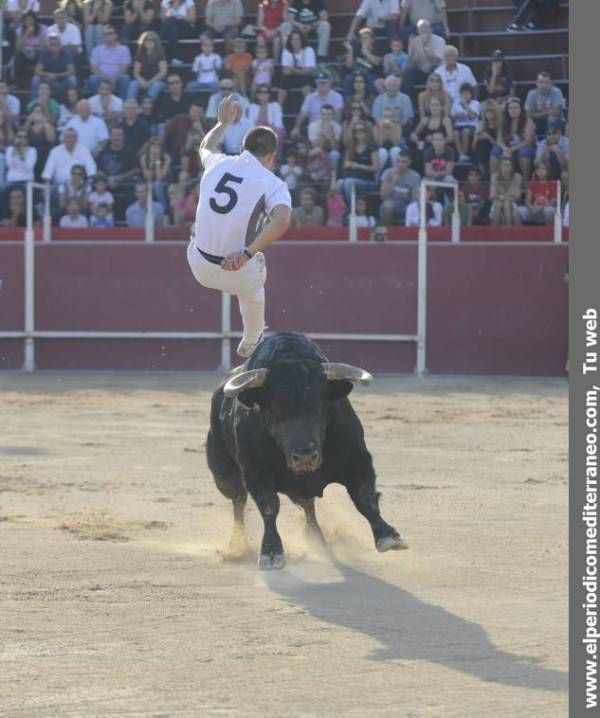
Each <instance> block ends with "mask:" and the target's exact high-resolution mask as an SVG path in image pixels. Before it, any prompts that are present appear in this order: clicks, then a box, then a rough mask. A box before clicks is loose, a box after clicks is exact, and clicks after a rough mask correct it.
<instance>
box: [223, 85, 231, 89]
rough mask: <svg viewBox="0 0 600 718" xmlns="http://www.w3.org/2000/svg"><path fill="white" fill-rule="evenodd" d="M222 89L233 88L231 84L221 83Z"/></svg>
mask: <svg viewBox="0 0 600 718" xmlns="http://www.w3.org/2000/svg"><path fill="white" fill-rule="evenodd" d="M221 89H222V90H233V85H221Z"/></svg>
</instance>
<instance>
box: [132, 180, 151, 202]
mask: <svg viewBox="0 0 600 718" xmlns="http://www.w3.org/2000/svg"><path fill="white" fill-rule="evenodd" d="M135 197H136V199H137V201H138V202H139V203H140V204H146V200H147V199H148V189H147V188H146V185H145V184H139V185H137V186H136V188H135Z"/></svg>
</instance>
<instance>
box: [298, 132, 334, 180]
mask: <svg viewBox="0 0 600 718" xmlns="http://www.w3.org/2000/svg"><path fill="white" fill-rule="evenodd" d="M332 154H333V153H330V152H327V151H326V150H325V149H324V147H323V143H322V142H321V141H320V140H317V141H316V142H314V143H313V144H312V146H311V147H310V149H309V150H308V157H307V161H306V174H307V176H308V178H309V180H310V182H311V184H313V185H315V186H323V185H328V184H329V182H330V181H331V175H332V173H333V169H334V168H336V167H337V159H338V158H339V152H335V158H336V161H335V163H333V162H332V161H331V155H332Z"/></svg>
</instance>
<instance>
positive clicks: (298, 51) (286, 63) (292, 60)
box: [277, 30, 317, 106]
mask: <svg viewBox="0 0 600 718" xmlns="http://www.w3.org/2000/svg"><path fill="white" fill-rule="evenodd" d="M281 73H282V76H281V79H280V81H279V95H278V97H277V100H278V102H279V104H280V105H282V106H283V103H284V102H285V98H286V97H287V93H288V91H289V90H292V89H297V88H305V90H306V91H308V87H309V86H310V85H312V83H313V81H314V78H315V75H316V74H317V58H316V56H315V51H314V50H313V49H312V47H309V46H308V45H307V44H306V40H305V39H304V35H303V34H302V33H301V32H298V31H297V30H293V31H292V32H291V33H290V34H289V36H288V39H287V42H286V44H285V49H284V50H283V52H282V54H281Z"/></svg>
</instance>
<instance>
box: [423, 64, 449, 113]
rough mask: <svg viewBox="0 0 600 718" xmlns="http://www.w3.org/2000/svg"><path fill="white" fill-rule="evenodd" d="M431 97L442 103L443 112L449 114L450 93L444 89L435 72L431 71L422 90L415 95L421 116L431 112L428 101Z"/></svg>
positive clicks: (440, 79)
mask: <svg viewBox="0 0 600 718" xmlns="http://www.w3.org/2000/svg"><path fill="white" fill-rule="evenodd" d="M432 97H437V99H438V100H439V101H440V102H441V104H442V108H443V110H444V114H446V115H450V110H451V109H452V100H451V99H450V95H449V94H448V93H447V92H446V90H444V83H443V82H442V78H441V77H440V76H439V75H438V73H437V72H432V73H431V74H430V75H429V77H428V78H427V82H426V83H425V89H424V90H423V91H422V92H419V95H418V97H417V102H418V106H419V115H420V116H421V118H422V117H423V115H428V114H429V113H430V112H431V108H430V105H429V103H430V102H431V98H432Z"/></svg>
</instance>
